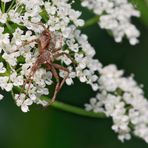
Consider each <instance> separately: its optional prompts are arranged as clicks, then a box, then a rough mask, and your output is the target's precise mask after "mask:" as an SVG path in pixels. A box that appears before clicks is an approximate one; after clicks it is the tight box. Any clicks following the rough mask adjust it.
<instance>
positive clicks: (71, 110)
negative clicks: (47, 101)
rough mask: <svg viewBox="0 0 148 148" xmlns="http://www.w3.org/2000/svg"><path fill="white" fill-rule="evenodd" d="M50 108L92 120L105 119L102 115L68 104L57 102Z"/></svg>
mask: <svg viewBox="0 0 148 148" xmlns="http://www.w3.org/2000/svg"><path fill="white" fill-rule="evenodd" d="M51 106H52V107H54V108H57V109H60V110H63V111H66V112H69V113H73V114H76V115H80V116H85V117H92V118H105V117H106V116H105V114H104V113H94V112H92V111H85V110H84V109H82V108H79V107H75V106H72V105H69V104H65V103H62V102H59V101H55V102H54V103H53V104H52V105H51Z"/></svg>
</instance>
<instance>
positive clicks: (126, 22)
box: [82, 0, 140, 45]
mask: <svg viewBox="0 0 148 148" xmlns="http://www.w3.org/2000/svg"><path fill="white" fill-rule="evenodd" d="M82 6H84V7H87V8H88V9H90V10H93V12H94V13H95V14H96V15H98V16H99V17H100V18H99V21H98V24H99V25H100V27H101V28H104V29H107V30H109V31H111V32H112V34H113V36H114V38H115V41H116V42H121V41H122V39H123V37H124V36H126V37H127V38H128V40H129V42H130V44H131V45H135V44H137V43H138V39H137V38H138V37H139V35H140V32H139V31H138V30H137V28H136V27H135V26H134V25H133V24H132V23H131V17H133V16H134V17H139V16H140V12H139V11H138V10H136V9H135V8H134V6H133V5H132V4H131V3H129V2H128V0H82Z"/></svg>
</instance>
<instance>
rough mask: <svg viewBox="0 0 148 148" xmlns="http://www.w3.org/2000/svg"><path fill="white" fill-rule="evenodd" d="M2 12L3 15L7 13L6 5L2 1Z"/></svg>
mask: <svg viewBox="0 0 148 148" xmlns="http://www.w3.org/2000/svg"><path fill="white" fill-rule="evenodd" d="M1 10H2V13H5V3H4V2H2V1H1Z"/></svg>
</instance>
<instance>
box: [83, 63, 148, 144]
mask: <svg viewBox="0 0 148 148" xmlns="http://www.w3.org/2000/svg"><path fill="white" fill-rule="evenodd" d="M123 73H124V72H123V70H118V69H117V67H116V66H115V65H108V66H105V67H104V68H102V69H101V70H100V79H99V81H98V83H99V86H100V87H99V92H98V94H97V95H96V97H94V98H91V99H90V103H89V104H85V107H86V110H87V111H91V110H93V111H94V112H103V113H105V114H106V116H108V117H112V120H113V125H112V129H113V130H114V131H115V132H116V133H118V134H119V135H118V138H119V139H120V140H121V141H122V142H123V141H124V140H129V139H131V133H133V134H134V135H136V136H138V137H140V138H142V139H144V140H145V141H146V142H147V143H148V111H147V109H148V101H147V99H146V98H145V97H144V93H143V90H142V88H141V86H139V85H138V84H137V82H136V81H135V80H134V79H133V76H130V77H127V78H126V77H124V76H123Z"/></svg>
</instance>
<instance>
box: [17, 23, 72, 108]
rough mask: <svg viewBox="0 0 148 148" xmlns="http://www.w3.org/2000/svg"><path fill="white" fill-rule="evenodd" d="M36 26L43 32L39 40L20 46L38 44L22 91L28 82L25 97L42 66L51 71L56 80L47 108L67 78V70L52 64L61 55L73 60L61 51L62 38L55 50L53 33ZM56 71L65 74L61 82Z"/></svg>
mask: <svg viewBox="0 0 148 148" xmlns="http://www.w3.org/2000/svg"><path fill="white" fill-rule="evenodd" d="M38 24H39V25H41V26H42V27H43V28H44V30H43V31H42V33H41V34H40V36H39V38H37V39H34V40H31V41H27V42H25V43H24V44H23V45H22V46H21V47H23V46H26V45H28V44H30V43H32V42H36V43H37V44H38V49H39V56H38V57H37V60H36V61H35V63H34V64H33V66H32V68H31V71H30V73H29V75H28V78H27V79H26V80H25V81H24V84H23V87H22V89H23V88H24V87H25V85H26V84H27V83H28V82H29V84H28V88H27V91H26V95H27V94H28V91H29V88H30V85H31V82H32V78H33V76H34V74H35V72H36V71H37V70H38V69H39V68H40V66H41V65H44V66H45V68H46V69H47V70H50V71H51V73H52V75H53V77H54V78H55V79H56V86H55V90H54V93H53V96H52V98H51V99H50V101H49V102H48V104H47V106H48V105H50V104H52V103H53V102H54V101H55V99H56V96H57V93H58V92H59V90H60V89H61V88H62V86H63V84H64V83H65V81H66V79H67V78H68V76H69V70H68V69H67V68H65V67H63V66H62V65H60V64H56V63H54V61H55V60H56V59H57V58H59V57H61V56H62V55H66V56H67V57H68V58H69V59H71V61H72V62H73V59H72V58H71V57H70V56H69V54H67V53H65V52H62V51H61V48H62V37H61V39H60V47H59V48H56V42H55V38H54V37H52V33H53V32H50V31H49V30H48V29H47V28H46V27H45V26H44V24H42V23H38ZM53 39H54V42H53V41H52V40H53ZM57 70H63V71H65V72H66V73H67V74H66V75H65V77H64V78H63V80H62V81H61V82H60V78H59V75H58V73H57ZM21 92H22V90H21V91H20V93H21ZM19 96H20V95H19Z"/></svg>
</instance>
